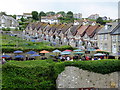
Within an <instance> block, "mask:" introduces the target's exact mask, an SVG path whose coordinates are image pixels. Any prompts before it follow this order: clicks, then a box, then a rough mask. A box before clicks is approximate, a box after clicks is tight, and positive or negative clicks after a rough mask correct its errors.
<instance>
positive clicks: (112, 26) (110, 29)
mask: <svg viewBox="0 0 120 90" xmlns="http://www.w3.org/2000/svg"><path fill="white" fill-rule="evenodd" d="M116 26H117V22H114V23H112V24H110V25H108V28H107V29H105V27H103V28H102V29H101V30H100V31H99V32H98V34H108V33H110V32H112V30H113V29H114V28H115V27H116Z"/></svg>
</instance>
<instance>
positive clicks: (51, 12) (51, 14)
mask: <svg viewBox="0 0 120 90" xmlns="http://www.w3.org/2000/svg"><path fill="white" fill-rule="evenodd" d="M46 15H47V16H54V15H55V12H53V11H50V12H46Z"/></svg>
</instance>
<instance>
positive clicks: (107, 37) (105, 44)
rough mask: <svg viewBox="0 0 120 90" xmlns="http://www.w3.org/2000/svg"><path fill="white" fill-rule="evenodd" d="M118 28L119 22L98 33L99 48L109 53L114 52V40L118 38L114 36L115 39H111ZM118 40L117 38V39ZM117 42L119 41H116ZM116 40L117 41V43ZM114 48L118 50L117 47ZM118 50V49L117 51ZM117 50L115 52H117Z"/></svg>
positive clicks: (106, 26)
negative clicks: (114, 30)
mask: <svg viewBox="0 0 120 90" xmlns="http://www.w3.org/2000/svg"><path fill="white" fill-rule="evenodd" d="M116 26H117V22H114V23H107V24H106V25H105V26H104V27H103V28H102V29H101V30H100V31H99V32H98V35H97V36H98V47H99V48H100V49H101V50H105V51H108V52H113V50H112V49H113V48H112V42H113V41H112V39H113V40H114V38H115V37H116V35H112V36H113V37H111V34H110V33H111V32H112V31H113V29H114V28H115V27H116ZM114 36H115V37H114ZM115 39H116V38H115ZM116 40H117V39H116ZM116 40H115V41H116ZM113 46H114V48H116V46H115V45H113ZM116 50H117V49H116ZM116 50H115V51H116ZM113 53H114V52H113Z"/></svg>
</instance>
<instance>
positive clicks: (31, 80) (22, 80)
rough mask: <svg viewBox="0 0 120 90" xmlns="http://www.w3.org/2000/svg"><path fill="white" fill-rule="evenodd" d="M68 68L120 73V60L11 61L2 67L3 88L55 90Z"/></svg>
mask: <svg viewBox="0 0 120 90" xmlns="http://www.w3.org/2000/svg"><path fill="white" fill-rule="evenodd" d="M66 66H75V67H79V68H80V69H83V70H88V71H91V72H96V73H102V74H108V73H111V72H116V71H120V68H119V67H120V60H98V61H73V62H71V61H66V62H57V63H56V62H53V61H52V60H34V61H11V62H8V63H6V64H4V65H3V66H2V70H3V73H2V76H3V77H2V79H3V80H2V83H3V84H2V87H3V88H6V89H8V88H12V89H16V88H19V89H26V88H31V89H37V90H55V88H56V79H57V76H58V74H60V73H61V72H62V71H63V70H64V69H65V67H66Z"/></svg>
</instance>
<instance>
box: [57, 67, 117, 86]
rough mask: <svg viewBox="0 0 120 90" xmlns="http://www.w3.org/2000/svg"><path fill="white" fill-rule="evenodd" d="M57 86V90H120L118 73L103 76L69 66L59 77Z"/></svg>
mask: <svg viewBox="0 0 120 90" xmlns="http://www.w3.org/2000/svg"><path fill="white" fill-rule="evenodd" d="M56 84H57V88H87V87H94V88H112V87H115V88H118V72H114V73H111V74H105V75H103V74H98V73H94V72H88V71H87V70H82V69H79V68H77V67H73V66H68V67H66V68H65V70H64V71H63V72H62V73H61V74H59V75H58V78H57V80H56ZM111 84H114V85H113V86H111Z"/></svg>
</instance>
